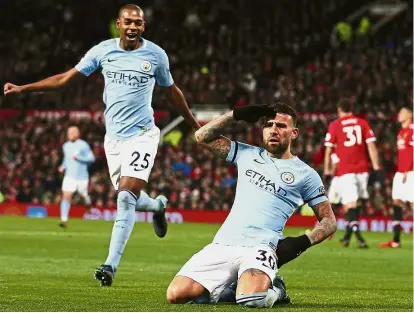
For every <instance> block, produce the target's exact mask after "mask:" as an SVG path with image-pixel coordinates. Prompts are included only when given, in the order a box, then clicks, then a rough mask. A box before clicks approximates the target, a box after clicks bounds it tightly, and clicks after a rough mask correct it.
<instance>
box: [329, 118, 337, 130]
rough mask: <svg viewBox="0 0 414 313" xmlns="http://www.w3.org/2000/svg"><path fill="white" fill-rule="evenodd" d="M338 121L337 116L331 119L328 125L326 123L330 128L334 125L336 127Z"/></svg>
mask: <svg viewBox="0 0 414 313" xmlns="http://www.w3.org/2000/svg"><path fill="white" fill-rule="evenodd" d="M339 123H340V121H339V119H338V118H337V119H335V120H333V121H332V122H330V123H329V125H328V127H329V128H331V129H332V128H334V127H337V126H338V124H339Z"/></svg>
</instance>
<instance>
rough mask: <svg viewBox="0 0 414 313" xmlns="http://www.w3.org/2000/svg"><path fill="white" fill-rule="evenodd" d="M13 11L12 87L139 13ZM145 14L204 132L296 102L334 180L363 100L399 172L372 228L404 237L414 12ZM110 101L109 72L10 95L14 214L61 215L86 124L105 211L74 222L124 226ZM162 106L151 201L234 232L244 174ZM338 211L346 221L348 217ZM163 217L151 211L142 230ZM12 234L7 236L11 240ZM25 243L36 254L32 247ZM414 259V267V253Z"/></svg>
mask: <svg viewBox="0 0 414 313" xmlns="http://www.w3.org/2000/svg"><path fill="white" fill-rule="evenodd" d="M1 3H2V9H1V10H0V25H1V27H0V53H1V58H0V84H1V85H2V86H3V85H4V83H6V82H13V83H16V84H24V83H28V82H32V81H34V80H38V79H41V78H44V77H47V76H49V75H51V74H54V73H59V72H63V71H65V70H68V69H69V68H71V67H73V66H74V65H75V64H76V63H77V62H78V61H79V60H80V58H81V57H82V56H83V55H84V53H85V52H86V51H87V50H88V49H89V48H90V47H92V46H93V45H95V44H97V43H99V42H100V41H102V40H105V39H108V38H110V37H116V36H117V34H116V29H115V28H114V21H115V19H116V16H117V12H118V9H119V7H120V6H121V5H123V4H125V3H129V1H105V0H90V1H52V0H39V1H28V0H27V1H15V2H12V1H1ZM137 4H138V5H140V6H141V7H142V8H143V9H144V12H145V14H146V19H147V22H148V28H147V31H146V33H145V34H144V37H145V38H148V39H149V40H152V41H154V42H155V43H157V44H159V45H160V46H161V47H163V48H164V49H165V50H166V52H167V54H168V55H169V58H170V64H171V70H172V74H173V77H174V79H175V82H176V84H177V85H178V86H179V87H180V88H181V89H182V90H183V92H184V93H185V96H186V98H187V100H188V102H189V104H190V106H191V107H192V109H193V111H194V113H195V115H196V117H197V118H198V119H199V120H201V121H203V122H207V121H208V120H210V119H212V118H214V117H216V116H218V115H220V114H222V113H223V112H225V111H226V110H229V109H231V108H234V107H238V106H245V105H250V104H254V103H271V102H274V101H275V100H277V99H281V100H284V101H286V102H288V103H291V104H294V105H295V106H296V109H297V110H298V112H299V113H300V119H299V128H300V130H301V135H300V137H299V139H298V140H296V142H295V146H294V150H293V151H294V153H295V154H296V155H298V157H299V158H301V159H302V160H304V161H305V162H307V163H308V164H310V165H311V166H313V167H314V168H315V169H317V170H318V172H319V173H321V174H322V169H323V152H324V148H323V139H324V136H325V134H326V128H327V125H328V123H329V122H330V121H331V120H333V119H334V118H335V117H336V103H337V101H338V100H339V99H340V98H341V97H349V98H351V99H352V100H353V101H354V102H355V108H356V110H355V111H356V113H357V114H360V115H362V116H365V117H367V118H368V120H369V122H370V124H371V126H372V127H373V130H374V132H375V134H376V136H377V139H378V148H379V150H380V155H381V161H382V164H383V167H384V170H385V171H386V173H387V179H386V181H385V185H384V186H379V185H375V184H372V185H371V186H370V196H371V199H370V200H371V201H370V206H369V209H368V210H367V212H364V214H363V215H364V220H366V223H365V226H361V228H362V229H364V228H365V229H369V230H372V231H387V229H388V230H390V221H389V220H388V219H387V215H388V209H389V208H390V207H391V205H390V204H391V182H392V177H393V174H394V172H395V168H396V136H397V132H398V129H399V124H398V122H397V121H396V113H397V112H398V110H399V108H400V107H401V106H403V105H410V106H411V105H412V101H413V59H412V58H413V50H412V49H413V38H412V31H413V25H412V23H413V14H412V9H413V4H412V1H398V0H383V1H365V0H364V1H348V0H312V1H306V0H291V1H289V0H277V1H271V0H257V1H254V2H252V1H246V0H228V1H219V0H217V1H214V4H213V3H212V2H211V1H208V0H197V1H189V0H168V1H167V0H141V1H139V3H137ZM102 90H103V78H102V77H101V76H100V74H99V73H95V74H93V75H92V77H90V78H88V79H85V80H84V81H83V82H82V83H79V84H75V85H73V87H70V88H69V89H67V90H65V91H63V92H53V93H47V94H37V95H21V96H18V97H7V98H5V97H4V96H3V95H0V141H1V145H0V215H28V216H32V217H44V216H58V204H59V202H60V200H61V195H60V187H61V181H62V176H61V174H59V173H58V166H59V165H60V163H61V152H62V151H61V146H62V144H63V142H64V141H65V140H66V138H65V132H66V129H67V126H68V125H69V124H70V123H72V122H76V123H78V125H79V126H80V128H81V131H82V137H83V139H85V140H86V141H87V142H88V143H89V144H90V145H91V147H92V148H93V151H94V153H95V155H96V157H97V161H96V162H95V163H94V164H93V165H92V167H91V168H90V187H89V188H90V194H91V197H92V201H93V204H94V207H95V209H94V210H92V213H90V214H84V213H85V211H84V208H83V207H82V203H81V202H80V200H79V199H78V198H76V199H75V202H74V203H76V202H77V201H78V204H79V206H78V207H76V206H75V207H74V208H72V211H71V215H72V216H77V217H83V218H85V219H106V220H109V219H112V218H113V210H114V208H115V205H116V193H115V191H114V190H113V187H112V185H111V184H110V180H109V178H108V172H107V165H106V159H105V155H104V150H103V136H104V133H105V125H104V122H103V114H102V112H103V109H104V104H103V102H102ZM153 107H154V110H155V117H156V123H157V125H158V126H159V127H160V129H162V130H163V134H164V135H165V136H164V137H163V141H162V143H161V145H160V149H159V151H158V155H157V159H156V161H155V166H154V168H153V170H152V174H151V178H150V182H149V185H148V190H147V191H148V193H149V194H150V195H151V196H154V195H156V194H159V193H163V194H165V195H166V196H167V197H168V198H169V209H170V212H171V214H170V216H169V217H170V219H171V221H172V222H175V223H180V222H184V223H185V222H203V221H205V222H220V221H222V220H223V219H224V218H225V216H226V214H227V213H226V212H227V211H229V209H230V207H231V203H232V200H233V197H234V192H235V184H236V180H237V177H236V172H235V168H234V167H232V166H231V165H228V164H226V163H225V162H222V161H220V160H218V159H217V158H214V157H213V155H211V154H210V153H209V152H207V151H206V150H204V149H202V148H201V147H199V146H197V145H196V144H195V142H194V139H193V134H192V133H191V131H190V129H189V128H188V127H187V126H186V125H185V123H183V122H181V119H179V118H177V115H176V113H175V112H174V111H173V110H172V109H171V108H170V107H169V104H168V103H167V99H166V98H165V96H164V95H163V94H162V93H160V92H159V90H157V89H156V90H155V91H154V97H153ZM260 134H261V130H260V127H259V126H258V125H254V126H251V125H249V126H246V125H240V126H239V127H237V128H232V129H229V130H228V136H229V137H231V138H233V139H237V140H240V141H244V142H247V143H253V144H258V143H259V142H260V140H261V135H260ZM336 213H337V215H338V217H339V220H340V217H341V210H340V209H339V210H338V211H337V212H336ZM309 214H310V212H309V211H308V210H307V209H306V207H305V208H302V209H301V210H299V211H298V212H297V217H295V218H296V221H297V225H296V224H294V225H293V226H301V227H306V228H310V227H311V226H312V225H313V224H314V219H312V217H306V216H307V215H309ZM412 216H413V212H412V211H410V210H408V209H407V210H406V211H405V224H404V225H405V226H403V227H405V228H404V231H405V232H407V233H411V232H412V227H413V223H412ZM150 218H151V217H150V216H146V215H145V214H144V215H139V214H138V213H137V219H140V220H142V221H145V220H150ZM1 219H2V220H3V226H5V225H6V224H9V223H16V225H19V223H21V225H22V226H21V227H22V229H23V227H24V229H26V230H27V229H28V228H29V229H30V225H31V223H28V222H27V221H26V220H23V219H20V218H17V219H13V218H12V219H10V218H8V217H7V218H6V217H1V218H0V220H1ZM36 223H38V221H36ZM36 223H35V225H38V224H36ZM76 223H79V222H76ZM76 223H75V225H78V226H79V225H80V224H76ZM108 224H109V223H108ZM23 225H24V226H23ZM339 226H340V227H341V224H339ZM79 227H81V226H79ZM82 227H87V226H82ZM105 227H106V226H105ZM108 227H109V226H108ZM108 227H106V228H108ZM6 229H7V227H6ZM19 229H20V228H19V226H16V228H15V229H14V228H13V229H12V230H13V231H17V230H19ZM173 229H174V228H173ZM69 231H70V230H69ZM138 231H139V229H135V232H138ZM109 235H110V228H108V229H107V237H105V236H106V235H103V238H101V239H102V240H103V241H105V243H106V241H108V238H109ZM211 235H212V233H211ZM2 236H6V237H7V232H6V231H3V232H2ZM16 236H17V235H16ZM45 236H46V235H45ZM10 238H12V237H10ZM25 238H26V237H25ZM384 238H387V237H384ZM26 239H27V238H26ZM61 239H62V237H60V240H61ZM11 240H12V239H11ZM13 240H17V239H16V238H14V237H13ZM335 240H336V239H335ZM377 241H379V239H378V240H377ZM16 244H17V245H19V244H21V245H24V243H23V241H19V240H17V242H16ZM194 249H195V248H193V249H192V250H189V252H187V255H189V253H190V252H192V253H193V252H195V250H194ZM410 249H411V248H410ZM127 250H128V248H127ZM0 253H1V252H0ZM411 253H412V251H411ZM6 255H7V253H4V256H6ZM51 257H52V256H51ZM408 259H409V260H408V263H409V262H410V260H411V261H412V254H411V259H410V258H408ZM94 262H95V261H92V263H93V264H94ZM93 264H92V266H93ZM97 264H98V263H97ZM22 266H23V265H22ZM89 266H90V265H89ZM172 274H173V273H170V275H172ZM88 275H89V274H88ZM411 275H412V269H411ZM168 277H170V276H168ZM411 279H412V278H411ZM411 282H412V280H411ZM92 283H93V282H92ZM163 284H166V282H163ZM411 291H412V289H411ZM411 303H412V295H411ZM0 308H1V300H0ZM15 308H16V307H15ZM17 308H23V309H24V307H17ZM40 309H41V308H40ZM49 309H50V307H49ZM83 309H85V307H84V308H83ZM122 309H123V310H126V309H127V308H125V307H123V308H122ZM143 309H144V308H143ZM164 309H165V308H164ZM296 309H298V308H296ZM320 309H321V308H318V310H320ZM330 309H333V310H338V308H332V307H331V308H330ZM339 309H341V308H339ZM351 309H352V308H350V307H347V308H345V310H351ZM359 309H361V310H366V309H367V308H366V307H360V308H359ZM382 309H385V308H382ZM408 309H409V307H408ZM110 310H116V308H115V309H112V308H111V309H110ZM310 310H312V308H311V309H310ZM396 310H398V308H397V309H396Z"/></svg>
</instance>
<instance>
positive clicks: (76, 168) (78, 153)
mask: <svg viewBox="0 0 414 313" xmlns="http://www.w3.org/2000/svg"><path fill="white" fill-rule="evenodd" d="M67 136H68V141H66V142H65V143H64V144H63V147H62V148H63V162H62V165H61V166H59V172H60V173H63V172H64V173H65V176H64V177H63V182H62V201H61V202H60V224H59V226H60V227H63V228H66V227H67V222H68V219H69V211H70V204H71V201H72V196H73V194H74V193H75V192H76V191H77V192H78V193H79V194H80V195H81V196H82V198H83V200H84V203H85V205H86V206H87V207H88V209H90V205H91V198H90V197H89V194H88V185H89V172H88V166H90V165H91V164H92V163H93V162H95V156H94V155H93V152H92V150H91V147H90V146H89V145H88V143H87V142H86V141H84V140H82V139H80V131H79V128H78V127H77V126H70V127H69V128H68V131H67Z"/></svg>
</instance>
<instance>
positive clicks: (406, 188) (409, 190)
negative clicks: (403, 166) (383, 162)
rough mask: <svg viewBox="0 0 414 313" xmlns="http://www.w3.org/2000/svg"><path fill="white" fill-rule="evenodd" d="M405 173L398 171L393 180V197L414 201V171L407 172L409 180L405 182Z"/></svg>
mask: <svg viewBox="0 0 414 313" xmlns="http://www.w3.org/2000/svg"><path fill="white" fill-rule="evenodd" d="M403 176H404V174H403V173H400V172H397V173H395V175H394V179H393V181H392V199H393V200H401V201H403V202H414V172H413V171H411V172H408V173H407V180H406V181H405V183H404V184H403Z"/></svg>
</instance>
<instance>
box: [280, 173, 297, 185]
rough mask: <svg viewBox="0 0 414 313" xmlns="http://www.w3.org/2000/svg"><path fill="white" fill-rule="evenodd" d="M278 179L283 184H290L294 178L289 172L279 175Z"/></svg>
mask: <svg viewBox="0 0 414 313" xmlns="http://www.w3.org/2000/svg"><path fill="white" fill-rule="evenodd" d="M280 178H281V179H282V181H283V182H284V183H285V184H291V183H293V182H294V181H295V176H293V174H292V173H289V172H284V173H282V175H280Z"/></svg>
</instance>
